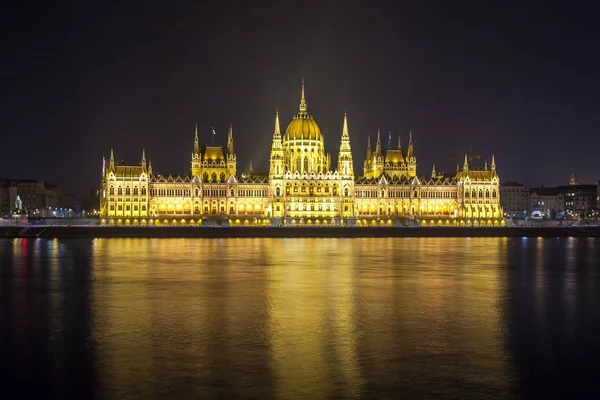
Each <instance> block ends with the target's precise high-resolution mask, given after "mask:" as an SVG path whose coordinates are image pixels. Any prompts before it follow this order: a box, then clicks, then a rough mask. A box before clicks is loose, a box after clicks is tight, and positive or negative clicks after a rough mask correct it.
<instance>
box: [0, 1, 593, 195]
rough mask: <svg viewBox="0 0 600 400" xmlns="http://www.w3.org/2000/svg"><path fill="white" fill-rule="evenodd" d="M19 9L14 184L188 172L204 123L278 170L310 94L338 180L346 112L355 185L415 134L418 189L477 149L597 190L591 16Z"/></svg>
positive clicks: (453, 9)
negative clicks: (283, 141)
mask: <svg viewBox="0 0 600 400" xmlns="http://www.w3.org/2000/svg"><path fill="white" fill-rule="evenodd" d="M20 3H25V4H20V5H18V8H15V4H13V5H12V8H6V6H5V8H4V9H3V12H2V13H1V14H2V15H1V17H0V19H1V23H2V28H0V29H2V31H3V34H2V37H3V39H2V40H3V43H4V46H3V50H2V55H1V57H2V62H1V67H0V68H1V70H0V71H1V75H0V76H1V77H2V79H1V81H0V82H1V83H0V84H1V87H0V93H1V95H0V98H1V101H2V103H1V104H0V129H1V132H2V134H1V138H2V142H1V143H2V144H1V146H0V148H1V149H2V152H1V156H0V176H2V177H12V178H34V179H41V180H47V181H50V182H53V183H57V184H59V185H60V186H62V187H63V188H64V190H65V191H66V192H73V193H76V194H79V195H86V194H88V193H89V192H90V190H91V189H92V188H94V187H95V186H97V185H98V184H99V180H100V170H101V161H102V156H103V155H105V156H108V154H109V152H110V148H111V147H114V149H115V156H116V158H118V159H120V158H123V159H124V160H125V161H126V162H131V163H137V162H139V159H140V156H141V152H142V148H145V149H146V154H147V156H148V158H149V159H151V160H152V164H153V168H154V171H155V172H157V173H162V174H169V173H182V174H183V173H188V171H189V163H190V153H191V151H192V145H193V135H194V124H195V123H196V121H197V122H198V129H199V133H200V137H201V138H200V139H201V141H202V142H205V143H210V141H211V130H212V127H213V126H214V128H215V130H216V132H217V141H220V142H222V143H224V142H225V140H226V134H227V127H228V125H229V123H230V122H231V123H233V129H234V141H235V147H236V151H237V154H238V170H239V171H246V170H247V169H248V164H249V162H250V160H253V164H254V166H255V168H257V167H259V168H263V169H266V168H267V165H268V157H269V151H270V145H271V137H272V132H273V121H274V117H275V109H276V107H279V112H280V118H281V125H282V130H284V129H285V127H286V126H287V123H288V122H289V120H290V119H291V118H292V116H293V115H294V114H295V113H296V112H297V110H298V103H299V100H300V83H301V79H302V78H304V79H305V81H306V97H307V102H308V110H309V112H310V113H311V114H313V115H314V117H315V119H316V120H317V122H318V123H319V125H320V127H321V131H322V132H323V134H324V136H325V144H326V148H327V151H328V152H330V153H331V154H332V160H333V164H334V166H335V163H336V161H337V151H338V148H339V139H340V134H341V124H342V119H343V114H344V110H347V112H348V121H349V128H350V136H351V140H352V148H353V152H354V162H355V167H356V170H357V171H358V172H360V173H362V162H363V159H364V154H365V147H366V142H367V135H368V133H369V132H370V133H371V135H372V136H373V140H374V139H375V133H376V131H377V128H380V129H381V131H382V136H383V138H382V139H383V140H382V141H383V142H384V145H385V146H387V136H388V132H389V131H391V132H392V135H393V143H394V146H395V145H396V143H397V136H398V134H401V135H402V141H403V144H404V147H405V148H406V144H407V142H408V132H409V130H410V129H412V131H413V136H414V144H415V152H416V155H417V162H418V172H419V175H426V176H429V175H430V173H431V167H432V163H433V162H435V163H436V167H437V170H438V171H454V170H455V169H456V161H454V160H452V158H453V157H454V158H455V157H461V156H462V157H464V154H465V152H470V151H472V154H476V155H482V156H484V157H485V158H486V159H487V160H488V161H489V159H490V158H491V155H492V153H495V155H496V162H497V167H498V172H499V174H500V177H501V179H502V181H507V180H517V181H520V182H523V183H525V184H526V185H527V186H536V185H540V184H545V185H547V186H550V185H559V184H566V183H568V181H569V177H570V174H571V172H575V173H576V175H577V178H578V180H579V182H580V183H595V182H596V181H597V180H598V179H600V168H599V167H600V157H599V152H598V149H599V147H600V146H599V144H600V135H599V132H598V130H599V128H600V60H599V56H598V49H599V46H600V45H599V43H600V35H599V29H600V28H598V17H597V16H598V14H597V10H596V8H594V6H593V4H594V2H591V1H590V2H587V3H586V4H589V6H588V7H584V6H583V5H576V4H577V3H579V2H577V1H572V2H567V1H565V2H563V3H562V4H559V3H552V4H550V3H548V2H539V4H537V5H524V4H522V3H525V2H522V1H514V2H510V1H504V2H498V3H496V4H498V5H496V6H494V5H491V4H492V2H487V1H483V2H482V1H473V2H458V1H427V2H425V1H413V2H400V1H397V2H375V1H370V2H366V1H365V2H358V1H339V2H337V1H329V0H321V1H318V2H313V1H301V0H299V1H273V2H260V4H262V5H261V6H249V5H246V4H245V3H246V2H235V1H227V2H225V1H213V2H202V1H186V2H175V1H174V2H166V1H165V2H151V1H140V2H129V1H119V2H111V3H112V5H111V4H107V2H85V1H84V2H81V1H73V2H57V3H56V4H44V3H42V2H39V3H40V4H37V2H20ZM82 3H85V4H82ZM154 3H165V4H163V5H155V4H154ZM166 3H176V4H177V5H167V4H166ZM247 3H253V2H247ZM256 3H257V4H258V3H259V2H256ZM396 3H401V4H403V5H402V6H399V5H398V4H396ZM528 3H531V2H528ZM580 4H584V3H582V2H581V3H580ZM373 143H374V141H373ZM483 161H484V160H482V161H481V165H483ZM461 163H462V160H461Z"/></svg>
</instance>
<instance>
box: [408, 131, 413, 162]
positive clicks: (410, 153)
mask: <svg viewBox="0 0 600 400" xmlns="http://www.w3.org/2000/svg"><path fill="white" fill-rule="evenodd" d="M414 156H415V155H414V150H413V138H412V130H410V131H409V133H408V150H407V151H406V158H407V159H410V158H412V157H414ZM407 161H408V160H407Z"/></svg>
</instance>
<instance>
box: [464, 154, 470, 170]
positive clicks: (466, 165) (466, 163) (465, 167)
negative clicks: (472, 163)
mask: <svg viewBox="0 0 600 400" xmlns="http://www.w3.org/2000/svg"><path fill="white" fill-rule="evenodd" d="M463 170H465V171H468V170H469V160H468V159H467V153H465V163H464V165H463Z"/></svg>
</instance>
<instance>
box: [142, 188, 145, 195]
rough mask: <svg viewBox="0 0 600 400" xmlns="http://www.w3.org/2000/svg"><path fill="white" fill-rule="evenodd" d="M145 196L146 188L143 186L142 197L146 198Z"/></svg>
mask: <svg viewBox="0 0 600 400" xmlns="http://www.w3.org/2000/svg"><path fill="white" fill-rule="evenodd" d="M145 195H146V187H145V186H142V196H145Z"/></svg>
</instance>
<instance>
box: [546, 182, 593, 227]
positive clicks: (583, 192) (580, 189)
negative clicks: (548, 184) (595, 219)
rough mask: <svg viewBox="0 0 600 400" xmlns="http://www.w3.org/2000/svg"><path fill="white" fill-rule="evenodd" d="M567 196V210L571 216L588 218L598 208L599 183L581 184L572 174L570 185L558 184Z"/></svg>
mask: <svg viewBox="0 0 600 400" xmlns="http://www.w3.org/2000/svg"><path fill="white" fill-rule="evenodd" d="M556 189H557V190H558V191H559V192H561V193H562V194H563V195H564V198H565V211H566V212H567V214H569V216H572V217H580V218H586V217H589V216H592V215H593V214H594V213H595V211H596V210H598V204H597V202H598V200H597V198H598V185H580V184H579V183H578V182H577V181H576V180H575V174H572V175H571V180H570V182H569V184H568V185H565V186H557V188H556Z"/></svg>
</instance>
